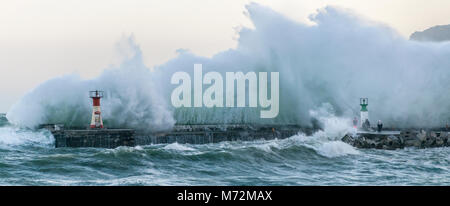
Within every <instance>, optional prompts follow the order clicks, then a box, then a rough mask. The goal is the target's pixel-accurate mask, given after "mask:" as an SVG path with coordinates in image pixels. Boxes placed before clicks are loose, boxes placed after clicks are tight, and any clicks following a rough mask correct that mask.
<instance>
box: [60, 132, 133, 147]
mask: <svg viewBox="0 0 450 206" xmlns="http://www.w3.org/2000/svg"><path fill="white" fill-rule="evenodd" d="M134 132H135V131H134V130H132V129H92V130H65V129H62V130H53V131H52V134H53V136H54V137H55V147H104V148H116V147H119V146H135V145H136V143H135V140H134Z"/></svg>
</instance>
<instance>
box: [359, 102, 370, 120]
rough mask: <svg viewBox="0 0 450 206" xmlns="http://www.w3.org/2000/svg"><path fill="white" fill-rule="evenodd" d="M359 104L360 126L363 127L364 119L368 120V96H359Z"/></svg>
mask: <svg viewBox="0 0 450 206" xmlns="http://www.w3.org/2000/svg"><path fill="white" fill-rule="evenodd" d="M359 105H361V127H364V123H365V122H366V120H369V110H367V106H368V105H369V98H360V99H359Z"/></svg>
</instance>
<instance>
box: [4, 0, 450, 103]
mask: <svg viewBox="0 0 450 206" xmlns="http://www.w3.org/2000/svg"><path fill="white" fill-rule="evenodd" d="M249 2H251V1H248V0H232V1H231V0H158V1H155V0H142V1H138V0H73V1H69V0H39V1H34V0H29V1H24V0H16V1H7V0H2V1H0V75H1V79H0V98H1V99H0V112H7V111H8V110H9V108H10V106H11V105H12V104H13V103H14V102H15V101H17V100H18V99H19V98H20V97H21V96H22V95H23V94H24V93H25V92H27V91H28V90H30V89H32V88H34V87H35V86H36V85H37V84H39V83H41V82H43V81H45V80H47V79H50V78H53V77H57V76H61V75H64V74H70V73H79V74H80V75H81V76H82V77H84V78H90V77H94V76H96V75H98V74H99V73H100V72H101V71H102V70H103V69H104V68H105V67H107V66H108V65H109V64H111V63H115V61H114V60H115V58H114V56H115V55H114V45H115V43H116V42H117V41H118V40H119V39H120V38H121V37H122V36H123V35H129V34H133V35H134V36H135V39H136V41H137V42H138V43H139V45H140V46H141V49H142V50H143V55H144V60H145V63H146V64H147V65H148V66H149V67H152V66H154V65H157V64H161V63H164V62H165V61H167V60H169V59H170V58H173V57H174V56H175V55H176V53H175V51H176V50H177V49H179V48H183V49H189V50H190V51H192V52H193V53H195V54H198V55H202V56H212V55H213V54H215V53H217V52H219V51H222V50H226V49H228V48H233V47H235V46H236V41H235V39H236V38H237V36H236V30H235V28H237V27H240V26H246V27H251V26H252V25H251V23H250V21H249V20H248V19H247V17H246V16H245V15H244V11H245V7H244V6H245V5H246V4H248V3H249ZM253 2H259V3H260V4H263V5H267V6H270V7H271V8H273V9H274V10H276V11H278V12H281V13H283V14H285V15H286V16H288V17H290V18H292V19H295V20H296V21H300V22H307V17H308V15H310V14H312V13H314V12H315V10H316V9H318V8H321V7H323V6H326V5H336V6H340V7H344V8H350V9H353V10H355V11H356V12H357V13H359V14H362V15H364V16H366V17H368V18H370V19H372V20H375V21H379V22H383V23H385V24H387V25H390V26H391V27H393V28H395V29H396V30H398V32H399V33H401V34H402V35H403V36H404V37H405V38H408V37H409V35H410V34H411V33H412V32H414V31H417V30H424V29H426V28H428V27H431V26H434V25H439V24H450V1H448V0H427V1H424V0H376V1H375V0H273V1H269V0H255V1H253ZM68 92H70V91H68Z"/></svg>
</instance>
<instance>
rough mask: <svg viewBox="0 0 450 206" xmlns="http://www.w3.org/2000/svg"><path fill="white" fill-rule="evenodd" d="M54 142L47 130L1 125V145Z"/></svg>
mask: <svg viewBox="0 0 450 206" xmlns="http://www.w3.org/2000/svg"><path fill="white" fill-rule="evenodd" d="M52 144H54V138H53V136H52V135H51V134H50V132H48V131H45V130H38V131H33V130H27V129H21V128H18V127H9V126H7V127H0V147H4V148H6V147H14V146H22V145H40V146H49V145H52Z"/></svg>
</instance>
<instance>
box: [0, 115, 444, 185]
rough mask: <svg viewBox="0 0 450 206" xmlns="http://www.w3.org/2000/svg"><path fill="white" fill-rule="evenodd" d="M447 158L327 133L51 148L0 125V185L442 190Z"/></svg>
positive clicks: (46, 138) (40, 136) (44, 134)
mask: <svg viewBox="0 0 450 206" xmlns="http://www.w3.org/2000/svg"><path fill="white" fill-rule="evenodd" d="M335 135H336V134H335ZM449 156H450V149H449V148H432V149H414V148H407V149H401V150H394V151H387V150H367V149H365V150H360V149H356V148H353V147H351V146H350V145H347V144H345V143H343V142H341V141H340V140H339V137H332V135H331V133H330V132H329V131H321V132H318V133H315V134H314V135H312V136H305V135H303V134H298V135H295V136H292V137H290V138H288V139H282V140H259V141H250V142H240V141H237V142H221V143H215V144H204V145H190V144H178V143H173V144H159V145H148V146H136V147H119V148H116V149H103V148H54V139H53V137H52V135H51V133H50V132H48V131H46V130H29V129H23V128H18V127H15V126H12V125H9V124H6V123H4V122H3V123H2V124H0V185H450V158H449Z"/></svg>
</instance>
